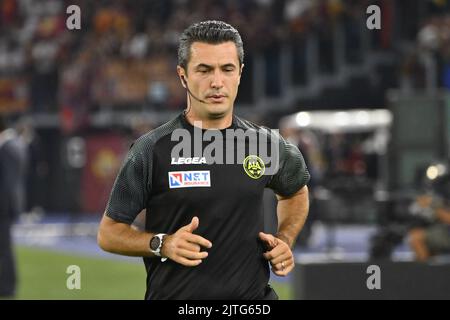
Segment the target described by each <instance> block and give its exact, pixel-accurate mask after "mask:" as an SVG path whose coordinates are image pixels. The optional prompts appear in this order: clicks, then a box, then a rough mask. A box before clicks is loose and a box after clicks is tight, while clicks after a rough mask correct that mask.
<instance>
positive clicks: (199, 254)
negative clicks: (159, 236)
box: [97, 215, 212, 267]
mask: <svg viewBox="0 0 450 320" xmlns="http://www.w3.org/2000/svg"><path fill="white" fill-rule="evenodd" d="M198 224H199V220H198V218H197V217H194V218H193V219H192V221H191V223H190V224H188V225H186V226H184V227H181V228H180V229H179V230H178V231H177V232H175V233H174V234H171V235H168V236H167V237H165V238H164V242H163V246H162V249H161V255H162V256H163V257H167V258H169V259H171V260H173V261H175V262H177V263H180V264H182V265H184V266H187V267H194V266H197V265H199V264H200V263H201V262H202V259H205V258H206V257H207V256H208V253H207V252H205V251H200V250H201V247H205V248H211V246H212V243H211V242H210V241H208V240H206V239H205V238H203V237H201V236H199V235H196V234H193V232H194V231H195V229H197V228H198ZM153 236H154V234H153V233H148V232H142V231H138V230H136V229H135V228H133V227H132V226H131V225H128V224H126V223H122V222H117V221H115V220H114V219H111V218H109V217H108V216H106V215H104V216H103V218H102V221H101V222H100V227H99V230H98V234H97V242H98V245H99V246H100V248H102V249H103V250H105V251H108V252H111V253H117V254H122V255H127V256H143V257H155V255H154V254H153V253H152V252H151V251H150V247H149V243H150V239H151V238H152V237H153Z"/></svg>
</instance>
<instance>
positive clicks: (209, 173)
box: [98, 21, 309, 299]
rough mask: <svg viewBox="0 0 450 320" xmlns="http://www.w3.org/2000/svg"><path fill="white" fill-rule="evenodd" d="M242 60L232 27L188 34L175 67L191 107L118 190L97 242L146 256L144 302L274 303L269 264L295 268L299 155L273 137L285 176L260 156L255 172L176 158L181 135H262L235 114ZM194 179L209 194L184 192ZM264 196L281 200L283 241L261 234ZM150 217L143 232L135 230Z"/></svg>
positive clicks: (303, 172) (137, 160) (122, 176)
mask: <svg viewBox="0 0 450 320" xmlns="http://www.w3.org/2000/svg"><path fill="white" fill-rule="evenodd" d="M243 57H244V51H243V44H242V40H241V37H240V35H239V33H238V31H237V30H236V29H235V28H234V27H232V26H231V25H229V24H227V23H225V22H221V21H204V22H200V23H196V24H193V25H191V26H190V27H189V28H187V29H186V30H185V31H184V32H183V34H182V35H181V37H180V45H179V49H178V67H177V71H178V76H179V79H180V81H181V84H182V86H183V87H184V88H185V89H186V91H187V92H186V95H187V108H186V110H185V111H184V112H183V113H181V114H180V115H179V116H177V117H176V118H175V119H173V120H171V121H169V122H168V123H166V124H164V125H162V126H160V127H158V128H156V129H155V130H152V131H150V132H149V133H147V134H145V135H144V136H142V137H140V138H139V139H137V140H136V142H135V143H134V145H133V146H132V148H131V149H130V151H129V153H128V155H127V158H126V160H125V163H124V164H123V166H122V168H121V170H120V172H119V174H118V177H117V179H116V182H115V184H114V186H113V190H112V192H111V196H110V199H109V202H108V204H107V207H106V210H105V215H104V216H103V218H102V221H101V223H100V227H99V232H98V243H99V245H100V247H101V248H102V249H104V250H106V251H109V252H113V253H118V254H123V255H130V256H143V257H144V263H145V266H146V270H147V292H146V295H145V298H146V299H277V298H278V297H277V294H276V293H275V291H274V290H273V289H272V288H271V286H270V285H269V276H270V270H269V263H268V262H270V264H271V266H272V271H273V272H274V273H275V274H276V275H278V276H286V275H287V274H288V273H289V272H291V271H292V270H293V268H294V264H295V261H294V257H293V254H292V251H291V248H292V247H293V245H294V243H295V240H296V238H297V235H298V233H299V232H300V230H301V229H302V227H303V225H304V223H305V220H306V216H307V213H308V206H309V205H308V203H309V202H308V188H307V186H306V184H307V183H308V181H309V172H308V170H307V168H306V165H305V162H304V159H303V156H302V154H301V153H300V151H299V150H298V148H297V147H296V146H294V145H292V144H290V143H288V142H287V141H286V140H284V139H282V138H281V137H279V136H278V134H277V133H276V132H274V131H271V130H268V131H267V134H268V135H269V140H270V139H271V137H273V136H275V137H276V138H277V139H276V143H279V147H280V155H279V159H278V160H279V164H280V167H279V169H278V171H277V172H275V173H273V174H266V175H264V171H262V170H257V169H256V168H257V167H258V166H259V168H261V166H263V167H264V162H263V161H262V159H261V158H259V156H261V155H260V154H258V155H248V156H247V157H246V158H249V157H252V159H253V160H252V162H251V163H250V165H248V166H245V161H244V163H234V164H226V165H225V164H221V163H217V162H214V161H215V160H213V161H212V162H209V161H210V160H211V159H206V157H205V156H204V152H206V151H205V150H199V151H200V152H201V153H199V151H197V150H195V149H196V148H194V154H187V155H184V157H186V156H192V158H178V159H177V158H172V159H171V155H170V154H171V150H172V151H173V148H174V147H175V145H176V144H177V141H173V140H172V139H171V136H172V135H171V133H172V132H174V131H175V130H176V129H185V130H187V132H189V134H191V136H192V134H193V131H194V128H197V129H200V128H201V129H202V130H203V131H204V132H208V131H209V132H216V133H219V132H220V134H221V135H222V134H223V133H224V132H225V129H231V130H233V132H234V129H241V130H242V129H244V130H261V129H262V128H261V127H259V126H257V125H256V124H253V123H251V122H249V121H246V120H243V119H240V118H238V117H237V116H235V115H233V106H234V101H235V98H236V96H237V91H238V86H239V83H240V78H241V74H242V70H243ZM212 129H214V130H212ZM183 132H185V131H183ZM225 139H226V138H225ZM232 139H234V138H232ZM236 140H238V139H235V140H233V142H232V146H233V148H234V152H235V153H234V154H236V148H237V147H236V144H237V143H236ZM244 143H245V142H244ZM226 144H228V141H227V142H226ZM208 145H209V144H206V147H207V146H208ZM246 147H248V145H247V146H246ZM203 148H204V149H206V148H205V145H204V144H203ZM231 151H232V150H231ZM180 159H190V161H194V160H193V159H197V160H199V159H200V160H201V159H204V162H198V161H197V162H192V163H189V164H186V163H179V161H180ZM174 161H175V163H174ZM177 161H178V162H177ZM238 161H239V159H238ZM181 170H187V171H181ZM192 170H194V171H192ZM195 170H203V171H195ZM195 172H197V174H201V173H203V174H204V173H205V172H206V177H207V178H205V176H203V177H204V179H205V181H206V180H207V181H206V182H207V183H206V184H203V185H201V186H203V188H199V187H192V186H193V185H192V184H183V179H182V178H181V176H182V175H183V174H184V173H188V174H189V173H192V174H194V173H195ZM195 181H198V180H195ZM202 181H203V180H202ZM195 186H200V185H195ZM265 187H268V188H271V189H272V190H273V191H274V192H275V193H276V194H277V199H278V207H277V215H278V230H277V233H276V235H272V234H266V233H263V232H262V231H263V229H264V210H263V206H262V200H263V192H264V189H265ZM143 209H146V215H147V217H146V222H145V230H146V232H140V231H137V230H135V229H134V228H132V227H130V225H131V224H132V223H133V221H134V220H135V218H136V216H137V215H138V214H139V212H141V211H142V210H143Z"/></svg>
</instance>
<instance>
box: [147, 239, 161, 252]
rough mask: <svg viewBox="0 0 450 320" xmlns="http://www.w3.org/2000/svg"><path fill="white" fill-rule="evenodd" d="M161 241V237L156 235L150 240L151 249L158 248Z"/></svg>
mask: <svg viewBox="0 0 450 320" xmlns="http://www.w3.org/2000/svg"><path fill="white" fill-rule="evenodd" d="M160 243H161V240H160V239H159V237H156V236H154V237H153V238H152V240H151V241H150V249H151V250H153V251H156V250H158V248H159V244H160Z"/></svg>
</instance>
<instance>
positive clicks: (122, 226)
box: [97, 215, 154, 257]
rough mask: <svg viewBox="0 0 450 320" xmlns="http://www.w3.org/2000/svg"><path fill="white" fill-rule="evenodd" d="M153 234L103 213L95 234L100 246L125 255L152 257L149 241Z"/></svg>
mask: <svg viewBox="0 0 450 320" xmlns="http://www.w3.org/2000/svg"><path fill="white" fill-rule="evenodd" d="M153 235H154V234H152V233H148V232H142V231H138V230H136V229H134V228H133V227H132V226H131V225H128V224H126V223H122V222H117V221H115V220H114V219H111V218H110V217H108V216H106V215H103V218H102V220H101V222H100V227H99V229H98V234H97V242H98V245H99V246H100V248H102V249H103V250H105V251H108V252H111V253H117V254H122V255H127V256H140V257H153V256H154V254H153V253H152V252H151V251H150V248H149V243H150V239H151V238H152V237H153Z"/></svg>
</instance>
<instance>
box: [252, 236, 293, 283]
mask: <svg viewBox="0 0 450 320" xmlns="http://www.w3.org/2000/svg"><path fill="white" fill-rule="evenodd" d="M259 238H260V239H261V240H262V241H263V242H264V243H265V244H266V246H267V248H268V250H269V251H267V252H265V253H264V258H266V259H267V260H269V261H270V264H271V265H272V272H273V273H274V274H276V275H277V276H280V277H285V276H286V275H287V274H288V273H289V272H291V271H292V269H294V266H295V261H294V255H293V254H292V251H291V248H290V247H289V246H288V244H287V243H286V242H284V241H283V240H281V239H279V238H276V237H274V236H273V235H271V234H267V233H263V232H260V233H259Z"/></svg>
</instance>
